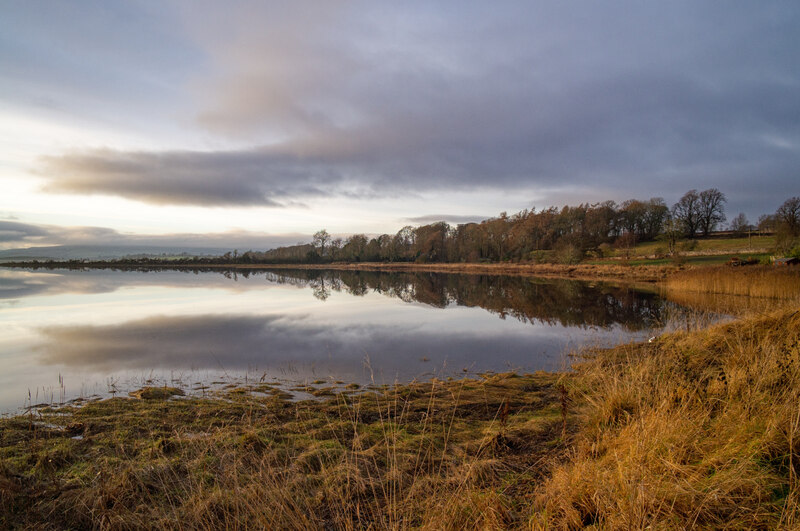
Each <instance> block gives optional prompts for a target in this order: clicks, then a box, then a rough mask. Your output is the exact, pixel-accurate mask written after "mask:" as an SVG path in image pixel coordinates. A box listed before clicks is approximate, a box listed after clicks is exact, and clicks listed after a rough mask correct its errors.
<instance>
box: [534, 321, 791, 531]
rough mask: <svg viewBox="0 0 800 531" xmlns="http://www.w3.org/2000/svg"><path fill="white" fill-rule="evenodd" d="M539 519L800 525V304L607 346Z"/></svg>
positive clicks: (586, 366)
mask: <svg viewBox="0 0 800 531" xmlns="http://www.w3.org/2000/svg"><path fill="white" fill-rule="evenodd" d="M569 382H570V384H571V386H572V393H573V394H574V395H575V396H576V397H577V398H578V401H579V403H580V404H581V409H580V415H581V430H580V432H579V433H578V435H577V436H576V438H575V441H574V448H573V454H572V456H571V458H570V459H569V460H568V461H567V462H566V463H564V464H562V465H560V466H558V467H556V468H555V469H554V471H553V473H552V475H551V477H550V478H549V479H548V480H547V481H546V482H545V484H544V485H542V486H541V487H540V488H539V489H538V491H537V503H536V512H535V514H534V515H533V517H532V519H531V526H532V527H545V526H547V527H552V528H555V529H574V528H580V527H585V526H596V527H598V528H602V529H644V528H651V529H681V528H684V529H686V528H713V529H752V528H784V529H790V528H797V527H798V526H800V513H799V511H800V483H798V476H797V474H798V472H800V464H799V462H798V459H800V311H798V310H788V311H787V310H784V311H780V312H777V313H773V314H771V315H769V316H762V317H751V318H747V319H743V320H741V321H738V322H734V323H729V324H724V325H718V326H715V327H712V328H710V329H708V330H705V331H700V332H693V333H688V334H687V333H679V334H672V335H669V336H664V337H662V338H660V339H658V340H656V341H654V342H653V343H643V344H636V345H628V346H621V347H617V348H615V349H610V350H606V351H598V352H596V353H595V354H594V355H593V356H592V357H591V358H590V359H588V360H587V361H585V362H584V363H583V364H582V365H580V366H579V367H578V373H577V375H576V377H575V378H571V379H569Z"/></svg>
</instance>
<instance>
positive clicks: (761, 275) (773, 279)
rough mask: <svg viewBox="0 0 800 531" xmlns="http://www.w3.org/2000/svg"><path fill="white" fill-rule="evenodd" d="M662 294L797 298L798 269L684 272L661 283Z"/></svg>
mask: <svg viewBox="0 0 800 531" xmlns="http://www.w3.org/2000/svg"><path fill="white" fill-rule="evenodd" d="M664 287H665V288H666V293H667V295H668V296H669V295H670V294H671V293H673V292H696V293H720V294H727V295H742V296H746V297H763V298H772V299H797V298H800V268H799V267H795V266H784V267H774V266H743V267H730V266H716V267H702V268H693V269H686V270H683V271H677V272H675V273H672V274H670V275H669V276H668V277H667V278H666V280H665V281H664Z"/></svg>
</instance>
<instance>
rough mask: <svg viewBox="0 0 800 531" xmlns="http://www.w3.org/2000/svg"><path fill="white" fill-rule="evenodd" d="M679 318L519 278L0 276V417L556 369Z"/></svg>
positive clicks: (664, 306)
mask: <svg viewBox="0 0 800 531" xmlns="http://www.w3.org/2000/svg"><path fill="white" fill-rule="evenodd" d="M680 310H681V308H680V307H679V306H677V305H675V304H673V303H670V302H668V301H665V300H664V299H662V298H661V297H659V296H658V294H657V293H655V290H651V291H638V290H635V289H632V288H627V287H619V286H613V285H609V284H604V283H597V282H595V283H589V282H579V281H571V280H543V279H536V278H523V277H504V276H487V275H453V274H431V273H421V274H411V273H376V272H354V271H319V270H311V271H306V270H269V271H251V272H244V273H242V272H238V273H237V272H232V271H231V272H221V271H211V272H199V271H193V272H187V271H149V272H144V271H113V270H97V269H94V270H67V269H64V270H20V269H2V268H0V329H1V330H2V331H3V332H2V334H1V335H0V411H2V412H5V413H8V412H10V411H13V410H15V409H16V408H19V407H23V406H25V405H28V404H37V403H43V402H51V401H55V402H59V401H63V400H69V399H74V398H77V397H92V396H109V395H111V394H117V393H120V394H124V393H127V392H128V391H130V390H132V389H136V388H138V387H141V386H142V385H145V384H153V385H163V384H164V383H168V384H171V385H179V386H181V387H182V388H184V389H185V390H186V391H187V392H194V393H201V392H204V391H205V389H206V388H208V387H213V386H221V385H225V384H226V383H230V382H233V383H236V382H242V381H252V380H256V381H268V382H277V383H282V384H284V385H285V386H291V385H296V384H297V383H309V382H313V381H322V380H324V381H325V382H331V383H332V382H342V383H360V384H369V383H376V384H381V383H392V382H395V381H401V382H405V381H409V380H412V379H415V378H417V379H419V378H430V377H433V376H437V377H448V376H452V377H458V376H461V375H464V374H468V375H469V374H475V373H480V372H485V371H508V370H516V371H525V372H530V371H536V370H563V369H565V368H567V367H568V365H569V359H568V356H567V354H568V353H569V352H570V351H572V350H574V349H576V348H579V347H581V346H585V345H593V346H594V345H597V346H607V345H613V344H617V343H620V342H625V341H631V340H640V339H644V338H646V337H648V336H650V335H654V334H657V333H658V332H659V331H660V329H661V328H662V326H663V325H664V323H665V322H666V321H667V320H668V318H669V315H670V314H671V313H674V312H679V311H680ZM340 385H341V384H340Z"/></svg>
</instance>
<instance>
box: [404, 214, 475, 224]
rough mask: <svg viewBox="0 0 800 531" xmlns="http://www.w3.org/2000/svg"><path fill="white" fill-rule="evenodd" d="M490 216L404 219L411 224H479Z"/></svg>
mask: <svg viewBox="0 0 800 531" xmlns="http://www.w3.org/2000/svg"><path fill="white" fill-rule="evenodd" d="M490 217H491V216H479V215H477V214H467V215H459V214H427V215H425V216H415V217H412V218H406V220H407V221H410V222H412V223H420V224H426V223H436V222H437V221H446V222H448V223H456V224H458V223H479V222H481V221H483V220H485V219H488V218H490Z"/></svg>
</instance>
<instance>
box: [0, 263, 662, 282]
mask: <svg viewBox="0 0 800 531" xmlns="http://www.w3.org/2000/svg"><path fill="white" fill-rule="evenodd" d="M0 267H12V268H26V269H87V268H89V269H132V270H134V269H173V270H220V269H231V270H233V269H237V270H267V269H298V270H336V271H378V272H381V271H384V272H404V273H457V274H467V275H510V276H530V277H545V278H569V279H573V280H589V281H591V280H598V281H599V280H617V281H631V282H648V283H655V282H658V281H660V280H664V279H665V278H666V277H667V276H668V275H669V273H671V272H673V271H676V270H678V268H677V267H676V266H663V265H659V266H625V265H593V264H575V265H561V264H510V263H503V264H477V263H437V264H416V263H407V262H356V263H331V264H236V263H202V264H201V263H180V262H150V263H130V262H100V261H98V262H8V263H0Z"/></svg>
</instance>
